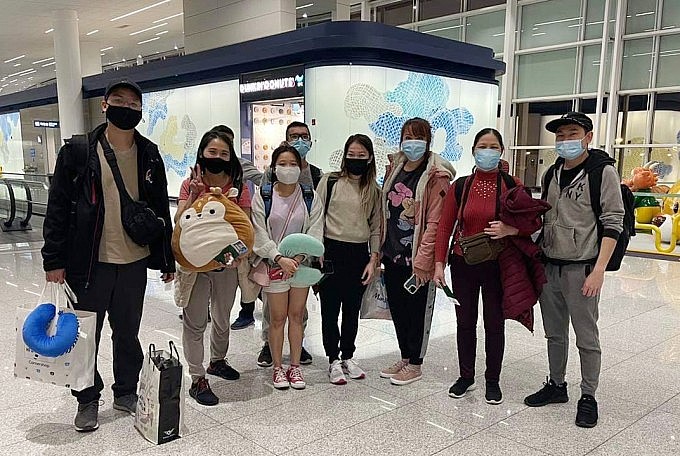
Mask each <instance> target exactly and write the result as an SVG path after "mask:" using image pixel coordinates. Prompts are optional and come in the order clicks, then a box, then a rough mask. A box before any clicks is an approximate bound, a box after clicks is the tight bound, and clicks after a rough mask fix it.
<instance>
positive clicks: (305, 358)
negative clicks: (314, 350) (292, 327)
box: [300, 347, 312, 365]
mask: <svg viewBox="0 0 680 456" xmlns="http://www.w3.org/2000/svg"><path fill="white" fill-rule="evenodd" d="M300 364H304V365H307V364H312V355H310V354H309V352H308V351H307V350H305V347H302V351H301V352H300Z"/></svg>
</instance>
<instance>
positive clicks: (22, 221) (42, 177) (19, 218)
mask: <svg viewBox="0 0 680 456" xmlns="http://www.w3.org/2000/svg"><path fill="white" fill-rule="evenodd" d="M49 179H50V176H48V175H46V174H33V173H30V174H19V173H2V174H1V175H0V190H4V193H5V195H0V208H1V209H3V210H4V211H5V212H6V217H4V218H0V228H2V231H28V230H31V229H32V228H31V224H30V220H31V217H32V216H33V215H34V214H35V215H43V216H44V215H45V211H46V210H47V194H48V190H49Z"/></svg>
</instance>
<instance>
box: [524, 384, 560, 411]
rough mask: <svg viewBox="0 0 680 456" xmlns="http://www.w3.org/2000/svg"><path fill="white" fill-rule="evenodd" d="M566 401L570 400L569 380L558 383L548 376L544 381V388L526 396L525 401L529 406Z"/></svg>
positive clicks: (541, 405)
mask: <svg viewBox="0 0 680 456" xmlns="http://www.w3.org/2000/svg"><path fill="white" fill-rule="evenodd" d="M565 402H569V396H568V395H567V382H564V383H562V384H561V385H557V384H555V382H554V381H553V380H552V379H548V378H547V377H546V379H545V383H543V388H541V389H540V390H539V391H537V392H536V393H534V394H532V395H531V396H527V397H525V398H524V403H525V404H526V405H528V406H529V407H543V406H544V405H548V404H564V403H565Z"/></svg>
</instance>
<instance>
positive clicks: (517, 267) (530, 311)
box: [498, 186, 550, 332]
mask: <svg viewBox="0 0 680 456" xmlns="http://www.w3.org/2000/svg"><path fill="white" fill-rule="evenodd" d="M549 209H550V205H549V204H548V203H547V202H545V201H543V200H537V199H534V198H532V197H531V195H529V194H528V193H527V192H526V189H525V188H524V187H523V186H517V187H514V188H512V189H510V190H508V191H506V192H503V194H502V195H501V204H500V214H499V218H500V220H501V221H502V222H503V223H505V224H506V225H510V226H513V227H515V228H517V229H518V230H519V231H520V233H534V232H536V231H538V230H539V229H540V227H541V216H542V215H543V214H544V213H545V212H546V211H548V210H549ZM498 264H499V266H500V271H501V284H502V285H503V316H504V317H505V318H506V319H511V320H516V321H518V322H519V323H521V324H522V325H524V326H525V327H526V328H527V329H528V330H529V331H532V332H533V330H534V305H535V304H536V302H537V301H538V297H539V296H540V295H541V291H542V290H543V285H544V284H545V283H546V282H547V280H546V277H545V268H544V266H543V263H542V253H541V249H540V248H539V247H538V246H537V245H536V244H535V243H534V242H533V241H532V240H531V237H530V236H521V235H520V236H508V237H506V238H505V248H504V249H503V251H502V252H501V253H500V255H499V256H498Z"/></svg>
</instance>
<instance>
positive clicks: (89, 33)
mask: <svg viewBox="0 0 680 456" xmlns="http://www.w3.org/2000/svg"><path fill="white" fill-rule="evenodd" d="M98 31H99V29H97V30H92V31H91V32H87V33H86V34H85V35H87V36H90V35H94V34H95V33H97V32H98Z"/></svg>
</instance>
